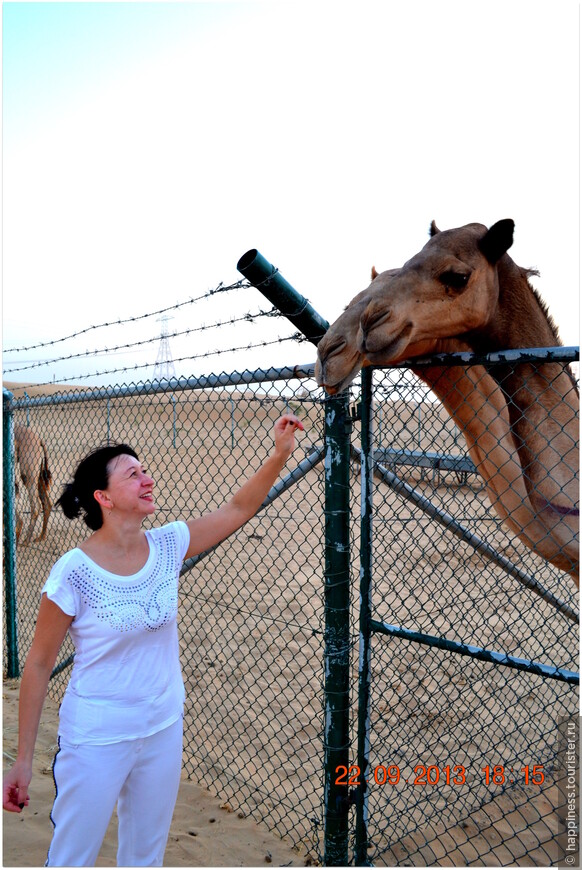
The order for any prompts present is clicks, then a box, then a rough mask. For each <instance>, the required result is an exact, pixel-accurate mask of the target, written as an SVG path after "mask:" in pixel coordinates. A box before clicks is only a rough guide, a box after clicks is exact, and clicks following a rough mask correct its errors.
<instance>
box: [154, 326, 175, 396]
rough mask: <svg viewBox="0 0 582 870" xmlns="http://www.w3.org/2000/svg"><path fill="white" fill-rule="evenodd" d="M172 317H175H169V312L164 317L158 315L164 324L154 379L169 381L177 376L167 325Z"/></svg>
mask: <svg viewBox="0 0 582 870" xmlns="http://www.w3.org/2000/svg"><path fill="white" fill-rule="evenodd" d="M172 319H173V318H172V317H169V316H168V315H167V314H165V315H164V316H163V317H158V322H161V324H162V331H161V333H160V346H159V348H158V355H157V357H156V364H155V366H154V381H169V380H170V378H175V377H176V370H175V368H174V360H173V359H172V350H171V348H170V339H169V338H168V327H167V324H168V320H172Z"/></svg>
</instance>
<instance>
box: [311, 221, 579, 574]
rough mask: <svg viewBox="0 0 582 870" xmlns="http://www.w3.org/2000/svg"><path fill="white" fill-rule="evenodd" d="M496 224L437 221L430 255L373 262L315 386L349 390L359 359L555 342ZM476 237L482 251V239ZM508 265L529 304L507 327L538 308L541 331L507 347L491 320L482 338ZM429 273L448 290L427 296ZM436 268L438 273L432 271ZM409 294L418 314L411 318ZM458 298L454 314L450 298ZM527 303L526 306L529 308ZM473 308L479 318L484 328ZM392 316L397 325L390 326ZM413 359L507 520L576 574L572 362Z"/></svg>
mask: <svg viewBox="0 0 582 870" xmlns="http://www.w3.org/2000/svg"><path fill="white" fill-rule="evenodd" d="M500 223H501V226H499V225H495V227H492V228H491V231H488V230H487V228H486V227H483V226H481V225H478V224H471V225H469V227H468V228H461V230H451V231H448V232H447V233H443V234H440V233H439V230H438V229H437V228H436V225H435V224H434V222H433V224H432V226H431V241H430V242H429V243H428V244H427V246H426V247H429V245H431V242H432V249H433V250H432V251H431V252H430V253H431V254H432V258H427V260H428V264H427V260H425V259H423V258H422V257H420V255H417V257H415V258H413V259H412V260H410V261H409V262H408V263H406V264H405V265H404V266H403V268H402V269H400V270H389V271H388V272H383V273H381V274H380V275H379V274H378V273H377V272H376V271H375V270H373V272H372V284H371V285H370V287H369V288H368V289H367V290H365V291H363V293H360V294H359V295H358V296H357V297H355V299H353V300H352V302H351V303H350V305H348V308H347V309H346V310H345V311H344V313H343V314H342V315H341V316H340V318H339V319H338V320H337V321H336V322H335V323H334V324H332V326H331V327H330V329H329V330H328V332H327V333H326V335H325V336H324V338H323V339H322V340H321V341H320V343H319V345H318V360H317V363H316V378H317V381H318V383H319V384H320V385H321V386H324V387H325V388H326V390H327V391H328V392H329V393H331V394H334V393H336V392H339V391H340V390H342V389H344V388H345V387H346V386H347V385H348V384H349V383H350V381H351V380H352V379H353V378H354V377H355V375H356V374H357V372H358V371H359V369H360V368H361V367H362V366H364V365H370V364H376V365H389V364H394V363H397V362H401V361H402V360H408V359H414V358H415V357H416V358H418V357H421V356H425V355H428V354H434V353H449V352H457V351H466V350H469V351H489V350H496V349H500V348H503V349H506V348H509V347H512V346H513V347H530V346H534V347H541V346H555V345H557V344H559V338H558V335H557V331H556V328H555V326H554V325H553V324H552V323H551V320H550V319H549V317H548V315H547V312H546V310H545V307H544V306H543V304H542V303H541V302H540V300H539V298H538V297H537V295H536V294H535V292H534V291H533V289H532V288H531V286H530V285H529V282H528V281H527V277H528V275H529V274H531V273H528V272H526V270H522V269H519V267H517V266H515V264H513V261H511V260H510V258H509V257H508V256H507V254H506V253H505V251H504V252H503V253H502V254H501V255H499V240H501V248H503V245H505V244H506V243H507V242H508V241H509V243H511V241H510V240H511V239H512V234H513V222H500ZM509 225H511V226H509ZM439 235H441V236H442V237H444V241H445V243H446V244H445V250H446V251H447V253H445V254H444V256H443V257H442V259H441V268H440V271H439V268H438V246H436V245H435V242H434V241H433V240H434V239H435V238H436V239H437V240H438V237H439ZM451 235H452V236H453V238H452V239H451ZM459 236H460V238H459ZM483 240H484V242H483V248H484V251H485V252H486V253H484V252H483V251H481V249H480V248H479V241H483ZM455 242H457V248H455ZM496 242H497V248H495V243H496ZM507 247H509V244H507ZM435 248H437V250H435ZM475 248H476V249H477V251H478V252H479V253H475V250H474V249H475ZM423 250H424V249H423ZM455 250H456V253H454V252H455ZM505 250H506V249H505ZM451 251H453V253H451ZM441 253H442V252H441ZM421 254H422V252H421ZM480 257H481V259H483V260H486V263H485V264H484V263H483V262H481V260H480ZM487 257H490V258H491V259H493V261H494V262H493V263H490V261H489V259H487ZM463 258H464V259H463ZM500 259H501V260H503V261H504V262H503V263H502V266H501V269H498V272H499V273H500V277H499V279H496V278H495V276H492V275H491V274H489V273H490V271H494V270H495V268H496V267H497V266H498V263H499V260H500ZM508 260H509V263H508V262H507V261H508ZM411 264H412V265H411ZM423 266H426V271H425V273H423V272H422V268H423ZM507 271H509V272H510V274H511V275H512V277H513V279H514V283H513V284H512V287H513V286H514V285H515V286H517V287H518V288H519V289H520V290H521V295H522V296H523V297H524V301H523V302H522V306H525V308H526V311H527V312H528V313H522V314H521V315H519V316H518V315H517V314H515V313H514V315H513V317H511V316H509V317H508V321H509V325H510V326H512V327H515V326H518V325H519V323H521V322H522V321H525V322H526V324H527V326H529V325H530V324H531V321H532V319H533V314H537V315H540V316H538V317H537V318H536V319H534V323H536V322H537V326H538V328H537V330H535V331H534V332H532V331H528V332H527V336H526V337H524V338H519V335H516V336H514V338H513V344H510V343H508V344H507V345H506V344H505V341H506V340H507V341H508V342H509V341H510V338H511V337H510V336H509V335H508V334H507V330H505V332H504V331H503V330H502V329H500V327H499V324H498V323H496V324H495V326H494V328H492V332H493V335H494V336H495V338H494V340H492V341H491V342H489V341H488V340H487V325H488V322H489V320H488V318H487V316H486V305H485V303H484V300H483V298H482V295H485V292H486V290H487V288H490V290H491V294H492V295H493V297H494V298H495V299H500V298H501V299H502V298H503V295H504V292H505V295H507V289H508V285H507V282H506V281H505V273H506V272H507ZM431 273H432V276H433V277H432V283H433V284H434V283H437V284H439V285H440V286H442V288H443V292H442V293H441V294H440V295H439V292H438V291H439V287H436V288H435V287H431V290H429V291H428V292H427V293H426V294H423V293H422V292H421V291H422V288H423V284H422V280H424V282H425V283H426V284H428V285H429V287H430V286H431V278H430V275H431ZM419 274H420V275H421V278H418V275H419ZM423 275H425V277H424V278H422V276H423ZM439 275H440V280H439V278H438V277H436V276H439ZM455 276H459V277H455ZM483 276H484V277H483ZM443 278H444V283H443ZM447 281H448V283H446V282H447ZM476 281H480V282H481V284H482V285H483V286H484V290H483V293H482V294H479V292H478V290H477V291H476V292H474V293H473V295H476V296H478V299H477V301H474V300H472V299H470V298H469V297H466V298H465V299H463V298H462V297H463V296H464V289H465V288H466V289H467V291H469V290H475V288H473V286H472V285H473V283H474V282H476ZM419 283H420V285H421V286H418V285H419ZM451 285H454V286H451ZM496 287H497V288H498V289H497V293H496V292H495V288H496ZM499 287H501V291H502V292H500V290H499ZM431 291H432V292H431ZM407 294H408V298H409V300H410V304H409V309H411V311H412V314H413V315H414V317H413V316H410V317H408V318H407V316H406V304H405V299H406V297H407ZM514 296H515V293H514ZM403 297H404V299H403ZM458 300H461V310H460V311H459V310H458V308H455V305H454V302H455V301H458ZM513 301H515V298H513ZM527 304H529V307H530V308H532V309H533V313H532V315H531V316H530V313H529V310H528V309H527ZM501 307H502V308H503V306H501ZM439 312H444V314H445V317H444V318H443V320H444V323H439V322H437V321H436V318H437V314H438V313H439ZM463 312H465V316H464V321H463ZM504 313H505V315H506V317H507V313H506V312H504ZM479 317H481V319H482V321H483V324H484V325H483V328H482V331H481V332H480V333H479V332H478V321H479ZM455 318H456V319H455ZM493 319H494V318H493ZM499 319H501V320H502V319H503V318H502V317H501V318H498V320H499ZM467 321H468V322H469V323H470V328H469V329H468V330H466V331H465V332H463V330H462V323H463V322H465V323H466V322H467ZM393 323H396V324H397V325H396V327H395V328H392V327H393ZM544 324H546V327H545V329H544V328H542V327H543V325H544ZM542 339H543V340H542ZM411 368H412V371H413V372H414V373H415V374H416V375H417V376H419V377H420V378H421V379H422V380H424V381H425V383H427V384H428V386H429V387H431V389H432V390H433V392H435V393H436V395H437V396H438V397H439V398H440V399H441V401H442V402H443V404H444V405H445V408H446V409H447V411H448V412H449V414H450V415H451V416H452V418H453V419H454V421H455V423H456V424H457V425H458V427H459V429H460V430H461V432H462V433H463V435H464V437H465V440H466V442H467V447H468V450H469V454H470V455H471V458H472V459H473V462H474V463H475V466H476V467H477V470H478V471H479V473H480V474H481V476H482V477H483V480H484V482H485V486H486V491H487V493H488V496H489V499H490V501H491V504H492V506H493V507H494V509H495V510H496V512H497V513H498V514H499V516H500V517H501V518H502V520H503V521H504V522H505V523H506V524H507V525H508V526H509V527H510V528H511V529H512V531H514V533H515V534H517V535H518V536H519V537H520V538H521V539H522V540H523V541H524V543H525V544H526V545H527V546H528V547H529V548H530V549H532V550H534V551H535V552H536V553H538V554H539V555H541V556H543V557H544V558H545V559H547V560H548V561H550V562H552V563H553V564H554V565H556V567H558V568H560V570H563V571H566V572H567V573H569V574H570V575H571V576H572V577H573V578H574V580H575V581H576V582H578V543H577V532H578V523H577V516H578V509H577V507H576V506H575V504H576V499H577V489H578V488H577V469H578V457H577V450H578V447H577V438H578V436H577V429H578V427H577V408H578V397H577V391H576V389H575V385H574V384H573V381H572V379H571V375H570V374H569V372H568V370H567V369H566V368H565V367H564V366H563V365H562V364H560V363H544V364H543V366H540V367H537V366H534V365H533V364H527V365H525V364H520V365H519V366H518V367H517V368H516V369H515V370H513V371H511V370H510V369H509V367H504V368H503V372H501V373H500V372H499V371H496V369H497V367H493V368H492V370H491V373H490V374H489V373H488V372H487V371H486V370H485V368H484V367H483V366H474V365H473V366H454V367H448V366H428V367H427V366H418V367H414V365H412V366H411ZM546 379H549V380H546ZM548 383H549V384H550V386H549V387H548ZM554 390H557V392H554ZM524 469H526V473H524ZM564 500H567V501H566V504H564V503H563V502H564Z"/></svg>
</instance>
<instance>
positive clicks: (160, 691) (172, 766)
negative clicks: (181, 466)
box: [4, 414, 303, 867]
mask: <svg viewBox="0 0 582 870" xmlns="http://www.w3.org/2000/svg"><path fill="white" fill-rule="evenodd" d="M297 429H300V430H302V429H303V425H302V423H301V422H300V420H299V419H298V418H297V417H295V416H293V415H292V414H286V415H284V416H283V417H281V418H280V419H279V420H277V422H276V423H275V427H274V441H275V446H274V449H273V451H272V453H271V454H270V456H268V457H267V459H266V460H265V461H264V462H263V464H262V465H261V467H260V468H259V469H258V471H256V472H255V474H254V475H253V476H252V477H250V478H249V479H248V480H247V481H246V483H244V484H243V486H242V487H241V488H240V489H239V490H238V491H237V492H236V493H235V494H234V496H233V497H232V498H231V499H230V500H229V501H228V502H227V503H226V504H224V505H223V506H222V507H220V508H219V509H217V510H215V511H213V512H211V513H209V514H207V515H206V516H202V517H195V518H193V519H190V518H187V519H186V521H179V522H172V523H169V524H167V525H165V526H161V527H159V528H154V529H148V530H147V531H145V530H143V529H142V528H141V525H142V521H143V520H144V518H145V517H147V516H148V515H150V514H152V513H154V512H155V510H156V506H155V500H154V480H153V478H152V477H150V476H149V475H148V473H147V471H146V470H145V469H144V467H143V465H142V464H141V462H140V460H139V458H138V456H137V454H136V453H135V451H134V450H133V449H132V448H131V447H128V446H127V445H126V444H116V445H109V446H106V447H100V448H98V449H97V450H94V451H93V452H91V453H90V454H88V455H87V456H86V457H85V458H84V459H83V460H82V461H81V462H80V464H79V466H78V467H77V470H76V471H75V474H74V477H73V480H72V482H71V483H69V484H67V485H66V486H65V487H64V489H63V493H62V495H61V497H60V499H59V501H58V504H60V506H61V507H62V509H63V511H64V513H65V515H66V516H67V517H68V518H70V519H74V518H76V517H79V516H80V515H82V516H83V519H84V521H85V523H86V525H87V526H88V527H89V529H91V530H92V534H91V535H90V536H89V538H87V539H86V540H85V541H83V542H82V543H80V544H79V546H78V547H75V548H74V549H73V550H70V551H69V552H68V553H65V555H64V556H62V557H61V558H60V559H59V560H58V562H57V563H56V564H55V565H54V567H53V569H52V571H51V573H50V575H49V577H48V580H47V581H46V583H45V585H44V587H43V589H42V597H41V604H40V610H39V615H38V621H37V626H36V631H35V636H34V640H33V643H32V646H31V649H30V653H29V655H28V657H27V660H26V665H25V668H24V672H23V676H22V683H21V689H20V706H19V742H18V754H17V759H16V762H15V764H14V765H13V767H12V769H11V770H10V771H9V772H8V773H7V774H6V776H5V778H4V809H5V810H8V811H9V812H17V813H18V812H21V811H22V809H23V808H24V807H25V806H27V805H28V803H29V795H28V786H29V784H30V780H31V777H32V758H33V752H34V745H35V742H36V735H37V732H38V727H39V722H40V715H41V711H42V706H43V702H44V698H45V696H46V690H47V685H48V680H49V676H50V673H51V671H52V669H53V667H54V663H55V661H56V657H57V653H58V651H59V649H60V646H61V644H62V642H63V639H64V637H65V634H66V633H67V631H68V632H69V633H70V636H71V639H72V641H73V644H74V646H75V661H74V665H73V671H72V674H71V679H70V682H69V685H68V686H67V690H66V692H65V696H64V698H63V702H62V704H61V707H60V711H59V749H58V752H57V755H56V756H55V761H54V765H53V774H54V779H55V786H56V798H55V803H54V806H53V810H52V813H51V820H52V822H53V824H54V833H53V839H52V843H51V846H50V850H49V854H48V861H47V866H57V867H68V866H72V867H79V866H94V864H95V861H96V859H97V856H98V853H99V849H100V847H101V843H102V840H103V838H104V836H105V832H106V830H107V827H108V825H109V821H110V819H111V816H112V813H113V810H114V807H115V805H116V804H117V815H118V839H119V846H118V855H117V858H118V865H119V866H125V867H137V866H161V865H162V862H163V857H164V851H165V848H166V841H167V838H168V832H169V828H170V823H171V820H172V814H173V811H174V804H175V802H176V797H177V793H178V786H179V782H180V771H181V765H182V715H183V703H184V683H183V679H182V673H181V668H180V661H179V645H178V631H177V612H178V584H179V577H180V568H181V566H182V562H183V561H184V559H185V558H186V557H189V556H193V555H195V554H197V553H200V552H203V551H204V550H206V549H209V548H210V547H212V546H214V545H215V544H218V543H219V542H220V541H222V540H224V539H225V538H227V537H228V536H229V535H230V534H232V532H234V531H235V530H236V529H238V528H239V527H240V526H242V525H243V524H244V523H245V522H246V521H247V520H249V519H250V518H251V517H252V516H254V514H255V513H256V512H257V510H258V508H259V507H260V505H261V504H262V502H263V501H264V499H265V496H266V495H267V493H268V491H269V489H270V488H271V486H272V485H273V483H274V482H275V479H276V478H277V476H278V474H279V472H280V471H281V470H282V468H283V466H284V464H285V462H286V461H287V459H288V458H289V456H290V455H291V453H292V452H293V450H294V448H295V431H296V430H297ZM89 783H90V785H91V788H90V790H89V792H88V789H87V786H88V784H89Z"/></svg>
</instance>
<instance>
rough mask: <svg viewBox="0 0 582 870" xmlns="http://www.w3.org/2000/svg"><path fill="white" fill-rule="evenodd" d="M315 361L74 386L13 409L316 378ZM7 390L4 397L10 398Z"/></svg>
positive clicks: (17, 402)
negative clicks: (109, 384)
mask: <svg viewBox="0 0 582 870" xmlns="http://www.w3.org/2000/svg"><path fill="white" fill-rule="evenodd" d="M314 372H315V365H314V363H308V364H307V365H296V366H283V367H282V368H269V369H255V371H249V370H246V371H244V372H232V373H231V374H226V373H222V374H219V375H203V376H201V377H197V378H196V377H192V378H170V379H169V380H162V381H148V382H145V383H138V384H128V385H122V386H120V385H115V386H111V387H95V388H89V389H86V390H78V389H75V388H71V391H70V392H66V393H54V394H53V395H48V396H25V397H23V398H20V399H12V400H11V401H10V410H18V409H21V408H34V407H39V406H43V405H65V404H68V403H72V402H90V401H97V400H99V399H111V398H121V397H124V398H125V397H128V396H149V395H155V394H158V393H171V392H173V391H180V392H184V391H186V390H208V389H216V388H218V387H238V386H246V385H250V384H260V383H264V382H265V381H268V382H274V381H289V380H292V379H294V378H299V379H302V378H313V376H314ZM6 392H7V391H6V390H5V391H4V397H5V400H6Z"/></svg>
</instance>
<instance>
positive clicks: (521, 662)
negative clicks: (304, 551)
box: [353, 348, 580, 866]
mask: <svg viewBox="0 0 582 870" xmlns="http://www.w3.org/2000/svg"><path fill="white" fill-rule="evenodd" d="M572 350H573V349H565V348H564V349H561V348H554V349H553V350H552V359H555V360H557V361H558V360H559V361H564V360H565V361H567V362H571V361H572ZM560 351H563V353H560ZM517 353H520V352H519V351H518V352H517ZM575 355H576V358H577V357H578V356H579V354H578V353H577V352H576V354H575ZM449 356H450V357H452V358H453V359H452V360H450V361H456V362H457V364H458V361H459V357H460V356H461V354H456V355H449ZM463 357H464V359H463V362H465V363H467V362H475V361H477V359H478V360H479V362H489V363H491V362H496V361H498V360H497V357H498V354H488V355H486V356H484V357H483V356H479V357H477V356H476V355H471V357H470V358H467V355H466V354H464V355H463ZM562 357H563V358H564V360H562ZM373 372H374V368H373V367H371V366H370V367H367V368H364V369H363V370H362V373H361V383H362V399H361V424H362V432H361V445H362V446H361V489H362V497H361V505H362V508H361V510H362V516H361V533H360V534H361V537H360V620H359V633H360V638H359V667H358V713H357V723H358V724H357V762H356V763H357V768H358V771H359V785H357V786H356V788H355V790H354V794H353V801H354V804H355V809H356V824H355V845H354V863H355V864H356V865H357V866H370V865H369V861H368V858H367V849H368V832H367V828H368V800H367V786H366V776H367V773H368V766H369V756H370V730H371V729H370V691H371V639H372V635H373V634H375V633H376V634H384V635H388V636H392V637H399V638H404V639H406V640H408V641H411V642H413V643H419V644H424V645H427V646H430V647H436V648H439V649H445V650H447V651H449V652H452V653H456V654H459V655H464V656H470V657H471V658H474V659H478V660H480V661H484V662H490V663H492V664H495V665H500V666H504V667H509V668H514V669H517V670H521V671H528V672H530V673H533V674H536V675H538V676H541V677H544V678H549V679H555V680H560V681H562V682H566V683H569V684H573V685H579V683H580V675H579V674H578V673H576V672H573V671H569V670H565V669H563V668H558V667H552V666H549V665H544V664H542V663H540V662H534V661H531V660H527V659H521V658H517V657H515V656H511V655H508V654H507V653H504V652H495V651H492V650H486V649H483V648H481V647H476V646H470V645H468V644H462V643H459V642H458V641H453V640H449V639H447V638H443V637H436V636H433V635H428V634H422V633H420V632H417V631H411V630H410V629H407V628H405V627H404V626H397V625H390V624H388V623H386V622H383V621H381V620H378V619H375V618H374V609H373V529H372V525H373V523H372V518H373V509H374V503H373V493H374V471H376V472H377V473H378V472H379V473H380V476H381V477H382V479H383V480H384V481H385V482H387V483H389V484H390V485H391V486H392V488H393V489H395V490H396V491H398V492H399V493H400V494H401V495H402V496H403V497H404V498H407V499H410V500H411V501H414V502H415V503H416V504H417V505H418V506H420V507H421V508H422V509H423V510H425V511H427V512H428V513H430V514H431V516H432V517H433V518H435V519H437V521H439V522H441V523H442V525H444V526H446V527H447V528H448V529H449V531H452V532H453V534H457V535H459V536H460V537H463V538H464V539H465V540H468V541H469V542H470V543H472V544H473V546H475V548H476V549H478V550H480V551H481V552H482V553H483V552H484V553H485V555H487V556H488V558H490V559H492V560H494V561H497V562H499V561H500V559H501V557H500V556H499V554H497V553H496V551H495V550H493V548H491V547H489V546H488V545H486V546H485V548H484V547H483V543H484V542H482V541H480V540H479V539H478V538H476V537H475V536H474V535H473V534H472V533H470V532H469V531H468V530H467V529H464V528H463V527H462V526H460V525H459V524H458V523H457V521H456V520H454V518H453V517H451V516H449V515H448V514H442V512H440V511H439V510H438V509H437V508H435V506H434V505H432V503H431V502H430V501H428V500H427V499H425V498H424V497H423V496H419V495H418V494H417V493H415V491H414V490H413V489H412V488H411V487H410V486H408V484H406V483H405V482H404V481H402V480H400V479H399V478H398V477H397V476H396V475H395V474H393V473H392V472H390V471H388V470H387V469H385V468H382V466H381V465H378V463H376V462H375V458H374V444H373V434H374V433H373V423H374V415H373V403H372V402H373V386H372V380H373ZM505 563H506V564H505ZM502 564H503V567H504V568H506V569H507V570H508V573H510V574H512V575H513V576H515V577H516V579H518V580H519V581H520V582H521V583H523V585H525V586H527V587H528V588H529V589H531V590H532V591H533V592H535V593H536V594H538V595H540V596H541V597H543V598H544V599H545V600H546V601H548V602H549V603H551V604H552V605H553V606H554V607H556V609H557V610H559V611H560V612H561V613H563V614H564V615H565V616H566V617H567V618H568V619H571V620H573V621H574V622H578V618H579V617H578V614H577V613H576V611H575V610H573V609H572V608H570V607H569V606H568V605H567V604H566V603H565V602H563V601H560V600H559V599H557V598H556V597H555V596H554V595H552V594H551V593H550V592H548V591H547V590H545V589H544V588H543V586H541V584H539V583H538V582H537V581H536V580H534V579H533V578H531V577H529V576H528V575H526V574H525V573H524V572H522V571H521V570H520V569H519V568H517V567H516V566H514V565H513V564H512V563H511V562H509V561H508V560H504V561H502Z"/></svg>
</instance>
